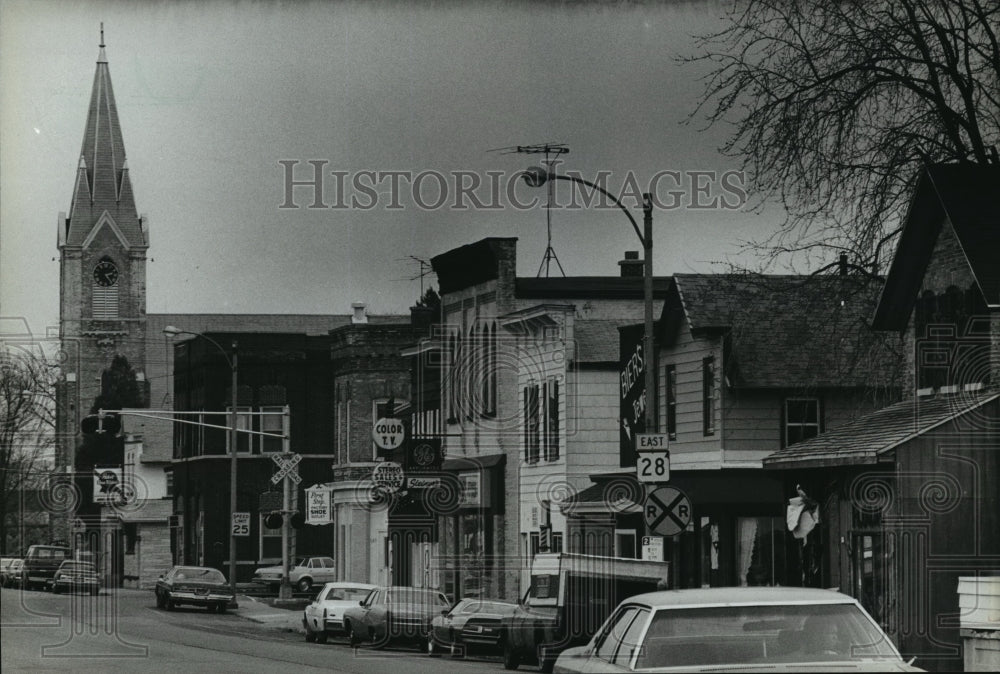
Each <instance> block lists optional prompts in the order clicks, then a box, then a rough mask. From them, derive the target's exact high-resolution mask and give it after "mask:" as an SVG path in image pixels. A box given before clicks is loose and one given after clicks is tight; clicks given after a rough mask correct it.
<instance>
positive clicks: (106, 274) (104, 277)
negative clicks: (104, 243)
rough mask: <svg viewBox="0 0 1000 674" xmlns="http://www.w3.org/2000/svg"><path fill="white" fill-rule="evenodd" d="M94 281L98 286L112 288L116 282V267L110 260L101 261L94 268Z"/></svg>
mask: <svg viewBox="0 0 1000 674" xmlns="http://www.w3.org/2000/svg"><path fill="white" fill-rule="evenodd" d="M94 280H95V281H97V285H100V286H105V287H107V286H113V285H114V284H116V283H117V282H118V267H116V266H115V263H114V262H112V261H111V260H101V261H100V262H98V263H97V266H96V267H94Z"/></svg>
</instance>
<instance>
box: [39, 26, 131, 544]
mask: <svg viewBox="0 0 1000 674" xmlns="http://www.w3.org/2000/svg"><path fill="white" fill-rule="evenodd" d="M57 241H58V247H59V254H60V265H59V275H60V290H59V337H60V342H61V345H62V350H63V354H62V361H63V362H62V373H63V380H62V382H61V385H60V389H61V390H59V392H58V395H59V397H60V398H62V401H61V403H62V404H59V405H57V410H59V411H60V414H59V416H58V418H57V420H56V424H57V429H56V431H57V435H56V437H57V448H56V469H57V471H59V472H63V471H71V470H73V466H74V459H75V456H74V455H75V448H76V446H77V444H78V443H79V440H80V436H79V431H80V419H81V418H82V417H83V416H85V415H86V414H88V413H89V410H90V407H91V405H92V404H93V403H94V400H95V399H96V397H97V396H98V395H99V394H100V393H101V374H102V373H103V371H104V370H105V369H106V368H108V367H109V366H110V364H111V361H112V359H113V358H114V357H115V356H117V355H124V356H125V357H126V358H128V361H129V363H130V364H131V366H132V368H133V369H134V370H135V372H136V373H137V376H138V377H139V378H140V379H143V378H144V374H143V373H144V371H145V369H146V346H145V338H146V250H147V249H148V248H149V223H148V222H147V220H146V218H145V217H144V216H140V215H139V214H138V212H137V211H136V206H135V196H134V194H133V192H132V182H131V179H130V178H129V170H128V162H127V161H126V159H125V143H124V141H123V140H122V129H121V125H120V124H119V120H118V108H117V106H116V104H115V96H114V91H113V89H112V87H111V74H110V72H109V70H108V59H107V55H106V54H105V46H104V27H103V24H102V26H101V44H100V50H99V52H98V56H97V69H96V72H95V74H94V83H93V87H92V89H91V95H90V107H89V109H88V111H87V124H86V127H85V128H84V132H83V147H82V149H81V151H80V158H79V161H78V163H77V167H76V177H75V181H74V186H73V198H72V202H71V204H70V211H69V215H67V214H66V213H60V214H59V220H58V223H57ZM142 386H143V384H142V382H141V381H140V387H142ZM57 529H59V527H57ZM65 533H66V532H63V531H58V530H57V531H56V532H55V534H56V535H57V536H58V537H61V538H63V539H64V540H65V539H68V537H67V536H66V535H65Z"/></svg>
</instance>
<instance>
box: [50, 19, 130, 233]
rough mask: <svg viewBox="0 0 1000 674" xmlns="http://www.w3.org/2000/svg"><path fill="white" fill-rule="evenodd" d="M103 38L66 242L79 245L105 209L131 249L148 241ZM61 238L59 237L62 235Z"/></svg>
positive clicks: (64, 225) (63, 224) (67, 226)
mask: <svg viewBox="0 0 1000 674" xmlns="http://www.w3.org/2000/svg"><path fill="white" fill-rule="evenodd" d="M103 42H104V40H103V38H102V40H101V46H100V53H99V54H98V57H97V70H96V72H95V73H94V84H93V87H92V90H91V94H90V108H89V110H88V113H87V124H86V126H85V127H84V132H83V147H82V149H81V150H80V160H79V163H78V166H77V180H76V184H75V186H74V190H73V204H72V207H71V210H70V214H69V218H68V220H67V221H66V222H65V223H60V227H65V228H66V229H65V238H64V240H65V244H66V245H69V246H81V245H83V244H84V241H85V240H86V239H87V237H88V235H89V234H90V233H91V230H92V229H93V228H94V225H95V224H97V222H98V220H99V219H100V218H101V216H102V215H103V214H104V213H105V212H106V213H107V214H108V215H109V216H110V217H111V219H112V220H113V221H114V223H115V225H116V226H117V228H118V230H119V231H120V232H121V234H122V235H123V236H124V238H125V239H126V241H127V243H128V246H130V247H142V246H146V245H148V241H147V240H146V236H145V233H144V232H143V229H142V225H141V224H140V222H139V215H138V213H137V211H136V207H135V198H134V196H133V194H132V182H131V180H130V179H129V172H128V163H127V162H126V161H125V142H124V140H123V139H122V130H121V124H120V123H119V121H118V106H117V105H116V103H115V94H114V90H113V89H112V87H111V73H110V72H109V71H108V60H107V57H106V56H105V53H104V44H103ZM61 240H63V239H62V237H61Z"/></svg>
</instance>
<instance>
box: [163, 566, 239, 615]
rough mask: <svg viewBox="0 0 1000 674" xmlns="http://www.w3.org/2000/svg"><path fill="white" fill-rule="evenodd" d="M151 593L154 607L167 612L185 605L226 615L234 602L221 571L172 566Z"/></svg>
mask: <svg viewBox="0 0 1000 674" xmlns="http://www.w3.org/2000/svg"><path fill="white" fill-rule="evenodd" d="M154 591H155V592H156V606H157V608H165V609H167V610H168V611H172V610H174V608H175V607H177V606H181V605H184V604H186V605H188V606H204V607H206V608H207V609H208V610H209V611H213V610H214V611H218V612H219V613H225V612H226V608H227V607H228V606H229V604H230V603H231V602H232V601H233V600H234V599H235V597H234V596H233V593H232V592H231V591H230V589H229V585H228V583H226V577H225V576H224V575H222V572H221V571H218V570H216V569H209V568H206V567H203V566H175V567H174V568H172V569H170V570H169V571H167V572H166V573H165V574H163V575H162V576H160V579H159V580H158V581H156V589H155V590H154Z"/></svg>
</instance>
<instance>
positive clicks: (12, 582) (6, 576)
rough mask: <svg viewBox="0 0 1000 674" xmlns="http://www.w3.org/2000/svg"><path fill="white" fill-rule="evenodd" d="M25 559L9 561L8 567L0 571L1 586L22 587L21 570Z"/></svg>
mask: <svg viewBox="0 0 1000 674" xmlns="http://www.w3.org/2000/svg"><path fill="white" fill-rule="evenodd" d="M23 566H24V560H23V559H17V558H13V559H9V560H8V563H7V566H6V567H5V568H3V569H0V585H2V586H3V587H21V568H22V567H23Z"/></svg>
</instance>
